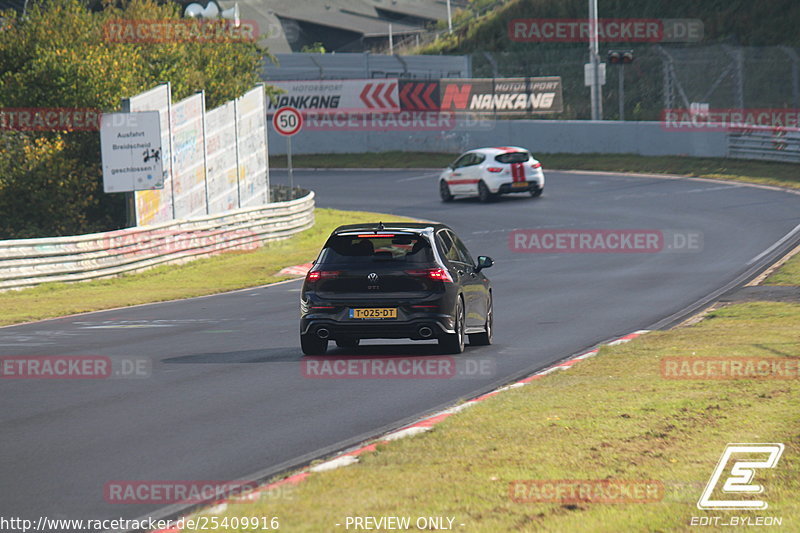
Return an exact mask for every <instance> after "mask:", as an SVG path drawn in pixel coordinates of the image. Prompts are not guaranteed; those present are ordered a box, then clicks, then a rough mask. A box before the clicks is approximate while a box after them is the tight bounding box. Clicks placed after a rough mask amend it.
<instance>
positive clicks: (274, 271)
mask: <svg viewBox="0 0 800 533" xmlns="http://www.w3.org/2000/svg"><path fill="white" fill-rule="evenodd" d="M315 215H316V222H315V224H314V227H313V228H311V229H309V230H306V231H304V232H302V233H300V234H298V235H296V236H294V237H291V238H289V239H286V240H283V241H278V242H274V243H269V244H268V245H266V246H264V247H263V248H259V249H258V250H255V251H251V252H228V253H223V254H220V255H217V256H214V257H210V258H205V259H198V260H196V261H192V262H190V263H186V264H183V265H165V266H161V267H157V268H154V269H152V270H148V271H146V272H142V273H139V274H131V275H125V276H121V277H118V278H110V279H105V280H96V281H89V282H83V283H47V284H43V285H40V286H38V287H34V288H31V289H26V290H22V291H9V292H4V293H0V309H2V310H3V311H2V313H0V325H2V326H5V325H9V324H17V323H20V322H28V321H32V320H41V319H44V318H52V317H58V316H63V315H68V314H73V313H83V312H88V311H99V310H101V309H111V308H115V307H124V306H129V305H136V304H143V303H150V302H160V301H166V300H175V299H179V298H191V297H193V296H203V295H206V294H215V293H219V292H225V291H231V290H235V289H242V288H245V287H255V286H258V285H264V284H267V283H274V282H276V281H281V280H284V279H289V278H290V277H291V276H286V275H279V274H278V271H280V270H281V269H282V268H283V267H286V266H291V265H297V264H302V263H307V262H309V261H312V260H314V259H315V258H316V256H317V254H318V253H319V249H320V248H321V247H322V244H323V243H324V242H325V239H327V237H328V235H329V234H330V232H331V231H332V230H333V229H334V228H335V227H336V226H339V225H341V224H354V223H359V222H373V221H375V222H377V221H378V220H384V221H387V220H411V219H408V218H403V217H398V216H395V215H381V214H378V213H367V212H360V211H338V210H334V209H317V210H316V211H315Z"/></svg>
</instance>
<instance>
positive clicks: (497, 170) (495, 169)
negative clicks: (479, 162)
mask: <svg viewBox="0 0 800 533" xmlns="http://www.w3.org/2000/svg"><path fill="white" fill-rule="evenodd" d="M486 170H488V171H489V172H502V171H503V169H502V168H501V167H489V168H487V169H486Z"/></svg>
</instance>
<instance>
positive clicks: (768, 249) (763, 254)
mask: <svg viewBox="0 0 800 533" xmlns="http://www.w3.org/2000/svg"><path fill="white" fill-rule="evenodd" d="M798 231H800V224H798V225H796V226H795V227H794V229H793V230H792V231H790V232H789V233H787V234H786V235H784V236H783V238H782V239H781V240H779V241H778V242H776V243H775V244H773V245H772V246H770V247H769V248H767V249H766V250H764V251H763V252H761V253H760V254H758V255H757V256H755V257H754V258H752V259H751V260H750V261H748V262H747V266H750V265H752V264H753V263H755V262H756V261H758V260H759V259H761V258H762V257H764V256H765V255H767V254H768V253H770V252H771V251H772V250H774V249H775V248H777V247H778V246H780V245H781V244H783V243H784V242H786V241H787V240H789V239H790V238H791V236H792V235H794V234H795V233H797V232H798Z"/></svg>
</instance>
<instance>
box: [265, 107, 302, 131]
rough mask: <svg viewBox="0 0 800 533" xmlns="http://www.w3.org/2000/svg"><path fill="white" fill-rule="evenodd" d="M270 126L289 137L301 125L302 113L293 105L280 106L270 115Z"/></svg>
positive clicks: (298, 129)
mask: <svg viewBox="0 0 800 533" xmlns="http://www.w3.org/2000/svg"><path fill="white" fill-rule="evenodd" d="M272 127H273V128H275V131H277V132H278V133H280V134H281V135H284V136H286V137H291V136H292V135H294V134H296V133H297V132H299V131H300V129H301V128H302V127H303V115H301V114H300V111H298V110H297V109H295V108H293V107H282V108H280V109H278V110H277V111H275V114H274V115H273V116H272Z"/></svg>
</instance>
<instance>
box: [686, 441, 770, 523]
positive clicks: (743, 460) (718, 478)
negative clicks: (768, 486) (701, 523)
mask: <svg viewBox="0 0 800 533" xmlns="http://www.w3.org/2000/svg"><path fill="white" fill-rule="evenodd" d="M783 449H784V445H783V444H781V443H777V442H773V443H762V444H740V443H736V444H728V445H727V446H726V448H725V451H724V452H723V453H722V457H720V459H719V462H718V463H717V467H716V468H715V469H714V473H713V474H711V479H709V481H708V484H707V485H706V488H705V490H703V494H702V495H701V496H700V500H698V502H697V508H698V509H703V510H725V511H733V510H756V509H766V508H767V507H768V504H767V502H766V501H763V500H758V499H754V498H753V499H739V498H737V499H712V497H713V494H714V491H715V489H716V488H717V487H718V486H719V485H720V483H721V482H722V480H723V479H724V483H722V488H721V492H722V494H725V495H727V496H729V497H732V496H738V495H755V494H761V493H762V492H764V487H763V485H760V484H758V483H753V478H754V477H755V475H756V471H757V470H759V469H763V468H775V466H776V465H777V464H778V460H779V459H780V458H781V455H782V454H783ZM743 455H744V456H745V457H743ZM732 458H733V460H732ZM729 463H731V465H732V466H731V467H730V470H728V464H729ZM723 475H727V478H723ZM718 498H719V497H718Z"/></svg>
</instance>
